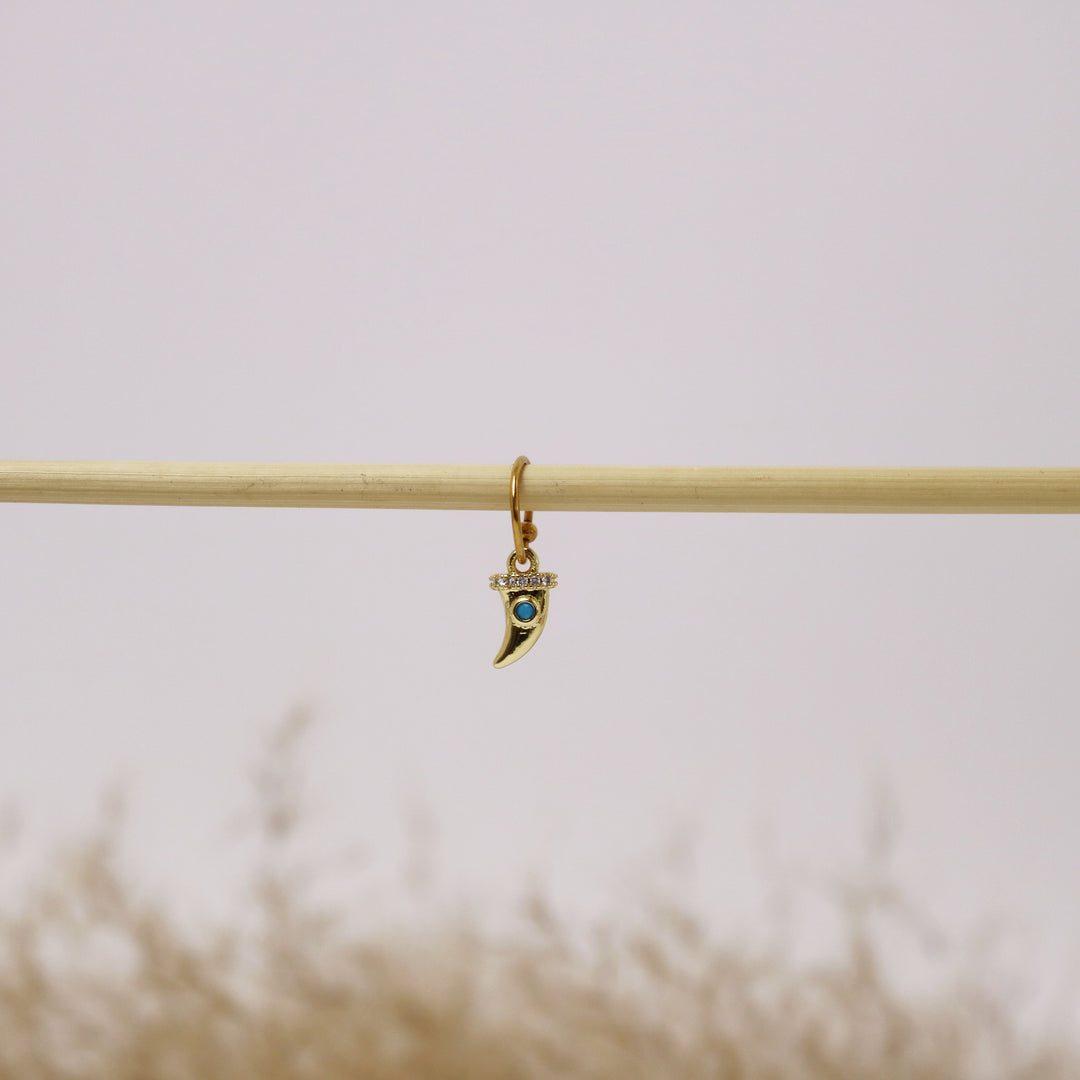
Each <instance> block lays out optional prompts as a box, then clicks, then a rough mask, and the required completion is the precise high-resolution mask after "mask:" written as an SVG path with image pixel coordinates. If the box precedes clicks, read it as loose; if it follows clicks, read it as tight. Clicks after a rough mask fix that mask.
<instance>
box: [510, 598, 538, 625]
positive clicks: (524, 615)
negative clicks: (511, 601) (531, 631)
mask: <svg viewBox="0 0 1080 1080" xmlns="http://www.w3.org/2000/svg"><path fill="white" fill-rule="evenodd" d="M514 615H515V616H516V617H517V618H518V619H520V620H521V621H522V622H528V621H529V620H530V619H535V618H536V605H535V604H533V603H531V602H530V601H528V600H522V601H521V602H520V603H517V604H515V605H514Z"/></svg>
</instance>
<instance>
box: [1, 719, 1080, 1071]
mask: <svg viewBox="0 0 1080 1080" xmlns="http://www.w3.org/2000/svg"><path fill="white" fill-rule="evenodd" d="M302 727H303V720H302V718H294V719H293V720H292V721H291V722H290V723H289V724H287V725H286V726H285V727H284V728H283V729H282V731H281V732H280V733H279V735H278V736H277V737H276V739H275V742H274V745H273V746H272V749H271V753H270V754H269V755H268V757H267V760H266V761H265V762H264V763H263V765H261V766H260V768H259V770H258V772H257V774H256V789H257V792H258V795H259V800H260V808H261V825H262V829H263V833H264V835H265V837H266V839H267V841H268V845H269V850H270V852H271V857H270V858H269V859H268V861H267V862H266V864H265V866H264V868H263V869H262V870H261V871H260V872H259V874H258V880H257V882H256V885H257V889H256V894H257V897H258V901H257V903H258V920H257V923H256V924H255V926H254V929H253V928H250V927H249V928H246V929H241V928H238V927H233V928H230V927H221V928H218V929H216V930H214V931H212V932H203V933H201V934H193V933H191V932H190V931H184V930H182V929H181V926H180V924H179V922H178V921H177V919H176V918H175V917H174V916H173V915H172V914H171V913H170V910H169V909H168V908H167V906H165V905H163V904H161V903H158V902H154V901H150V900H147V899H146V898H144V897H143V896H141V895H140V890H139V888H138V885H137V883H136V882H134V881H132V880H131V879H130V878H129V877H128V876H126V875H125V874H124V873H123V872H122V870H121V869H120V865H119V859H118V852H117V842H118V836H119V833H120V831H121V815H120V814H119V813H113V814H112V815H110V816H109V817H108V818H107V819H106V820H105V821H104V822H103V825H102V827H101V829H100V831H99V833H98V835H96V836H95V837H94V838H93V839H91V840H90V841H88V842H86V843H84V844H82V845H81V846H79V847H78V848H76V849H74V850H72V851H69V852H67V853H66V854H62V855H58V856H57V857H56V858H55V859H54V860H53V861H52V863H51V864H50V866H49V869H48V871H47V873H45V874H44V876H43V877H42V878H41V879H40V880H39V881H38V882H37V883H36V885H35V886H33V887H32V888H30V889H29V890H28V891H27V892H26V894H25V895H24V896H22V897H21V898H20V899H19V902H18V903H17V905H16V906H15V907H14V908H13V909H10V910H8V911H7V912H6V913H5V914H4V915H3V917H2V921H0V1078H3V1080H6V1078H13V1080H14V1078H18V1080H38V1078H50V1080H82V1078H86V1080H90V1078H95V1080H99V1078H108V1080H159V1078H160V1080H189V1078H196V1077H198V1078H200V1080H202V1078H210V1077H213V1078H219V1080H234V1078H235V1080H239V1078H245V1080H247V1078H251V1077H260V1078H263V1080H300V1078H319V1080H333V1078H338V1077H363V1078H371V1080H405V1078H410V1080H417V1078H432V1080H451V1078H460V1080H464V1078H469V1080H503V1078H510V1077H515V1078H517V1077H521V1078H534V1077H535V1078H540V1077H544V1078H547V1077H551V1078H554V1077H560V1078H581V1080H607V1078H616V1077H618V1078H619V1080H630V1078H634V1077H642V1078H644V1077H648V1078H653V1080H666V1078H669V1077H671V1078H674V1077H678V1078H680V1080H697V1078H701V1080H705V1078H712V1080H839V1078H844V1080H861V1078H875V1080H975V1078H980V1080H982V1078H988V1080H989V1078H994V1080H996V1078H1001V1080H1076V1078H1078V1077H1080V1057H1078V1056H1077V1053H1076V1051H1075V1049H1074V1048H1071V1047H1069V1046H1066V1045H1064V1044H1063V1045H1057V1046H1054V1045H1045V1044H1043V1045H1033V1044H1032V1043H1031V1041H1030V1040H1028V1039H1025V1038H1024V1037H1022V1036H1021V1035H1020V1033H1019V1031H1018V1027H1017V1025H1016V1023H1015V1022H1014V1020H1013V1019H1012V1018H1011V1017H1010V1015H1009V1011H1008V1008H1007V1006H1006V1005H1004V1004H1003V1003H1002V1002H1000V1001H999V1000H997V999H996V998H995V996H994V995H993V994H991V993H990V992H989V991H988V990H987V989H986V988H985V987H980V986H978V985H974V984H971V983H968V984H966V985H965V984H958V985H955V986H953V987H951V988H950V989H949V990H948V991H947V992H946V991H944V990H943V991H941V992H939V993H938V994H937V995H936V996H935V997H934V998H933V999H925V1000H916V999H912V998H910V997H905V996H904V995H902V994H900V993H899V992H897V991H896V990H895V989H893V988H892V987H891V986H890V983H889V980H888V979H887V978H886V975H885V973H884V971H883V967H884V964H883V960H882V955H881V950H880V948H879V946H878V945H877V943H876V942H875V939H874V934H873V933H872V931H871V929H870V928H871V927H872V926H873V925H874V923H873V920H872V919H871V917H870V916H871V915H873V914H875V913H876V914H880V913H881V912H883V911H884V912H889V911H894V910H895V911H896V912H898V913H899V914H900V915H901V916H902V917H903V916H905V914H906V909H905V907H904V905H903V903H902V901H901V899H900V898H899V897H898V895H897V894H896V892H895V890H893V889H892V888H891V886H889V885H888V883H887V882H884V881H883V880H881V879H880V878H879V877H877V876H875V875H871V878H872V879H873V880H870V879H868V883H867V884H866V885H865V887H858V888H852V889H851V890H849V891H848V892H847V893H846V894H845V899H844V900H843V901H842V903H843V905H844V911H845V915H846V917H847V925H848V927H849V933H848V942H847V948H846V950H845V951H844V954H843V955H841V956H839V957H838V958H837V959H836V960H835V962H832V963H829V964H822V965H817V966H815V967H812V968H810V967H806V966H797V965H794V964H792V963H790V962H788V961H785V960H784V959H783V958H782V957H781V956H780V955H778V954H777V952H776V951H774V950H761V949H758V950H755V949H752V948H750V947H749V946H745V945H739V944H726V945H721V944H717V943H715V941H714V936H713V933H712V930H711V928H708V927H706V926H704V925H702V924H701V922H700V921H699V920H697V919H695V918H693V917H691V916H690V915H689V914H687V913H686V912H685V911H682V910H680V909H679V908H678V907H677V906H672V905H665V904H655V905H653V906H652V908H651V909H650V912H649V915H648V917H647V918H645V919H644V920H643V921H640V922H639V923H637V924H635V925H634V926H633V927H631V928H627V927H626V926H623V925H621V924H616V923H615V922H614V921H613V922H612V923H611V924H610V925H608V926H604V927H600V928H598V929H597V930H596V932H595V934H594V936H593V938H592V941H591V943H590V944H589V945H588V947H582V945H581V944H580V943H577V944H574V943H572V939H573V938H574V935H571V934H569V933H568V932H567V929H566V927H564V926H563V925H562V923H561V922H560V919H559V917H558V915H557V914H556V912H554V911H553V910H552V909H551V908H550V906H549V905H548V904H547V903H546V902H545V901H544V899H543V898H542V897H541V896H540V895H532V896H531V897H529V898H528V900H527V901H526V903H525V904H524V909H523V916H524V918H523V920H522V922H521V924H520V930H519V932H518V933H517V934H516V935H510V936H509V937H507V936H506V935H502V936H499V935H495V934H493V933H489V932H485V931H484V929H483V928H482V927H478V926H475V925H469V924H466V923H461V922H451V923H446V924H444V925H442V927H441V928H439V927H436V928H434V929H432V928H430V927H428V928H425V929H423V930H417V931H415V932H411V933H410V932H404V931H399V932H395V933H388V932H387V931H385V930H384V931H381V932H370V933H366V934H365V933H363V932H360V931H357V930H356V929H355V928H353V929H351V930H350V929H347V928H346V924H345V920H343V919H338V918H335V917H332V916H330V915H326V914H324V913H319V912H316V911H315V910H313V909H312V907H311V906H310V905H309V904H307V903H306V902H305V901H304V899H303V898H302V896H301V893H302V891H303V890H302V889H300V888H299V887H298V885H297V881H296V878H295V876H294V875H293V874H292V873H291V871H290V868H289V865H288V860H287V858H286V857H285V856H284V855H280V857H278V856H274V854H273V853H274V852H278V853H281V852H282V851H283V850H284V848H285V846H286V842H287V841H288V839H289V837H290V836H291V835H292V833H293V832H294V830H295V828H296V826H297V822H298V821H299V819H300V808H299V800H298V788H297V783H296V778H295V772H294V771H293V770H292V769H291V767H290V764H289V763H290V760H291V758H292V756H293V753H294V749H295V745H294V744H295V742H296V738H297V736H298V734H299V732H300V731H301V730H302Z"/></svg>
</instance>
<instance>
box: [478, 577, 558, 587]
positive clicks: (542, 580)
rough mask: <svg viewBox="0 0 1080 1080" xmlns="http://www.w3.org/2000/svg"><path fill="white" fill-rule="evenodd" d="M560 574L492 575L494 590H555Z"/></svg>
mask: <svg viewBox="0 0 1080 1080" xmlns="http://www.w3.org/2000/svg"><path fill="white" fill-rule="evenodd" d="M558 576H559V575H558V574H492V575H491V587H492V588H493V589H554V588H555V586H556V585H558V584H559V583H558V581H557V580H556V578H558Z"/></svg>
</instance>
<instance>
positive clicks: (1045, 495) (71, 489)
mask: <svg viewBox="0 0 1080 1080" xmlns="http://www.w3.org/2000/svg"><path fill="white" fill-rule="evenodd" d="M509 476H510V465H509V463H507V464H505V465H265V464H246V463H241V464H229V463H219V462H213V463H203V462H194V463H184V462H142V461H128V462H123V461H117V462H113V461H4V462H0V502H40V503H112V504H127V505H147V506H321V507H378V508H384V509H418V510H507V509H508V506H509V494H508V492H509ZM521 506H522V508H523V509H530V510H582V511H601V510H603V511H610V510H616V511H635V510H637V511H682V512H693V511H727V512H745V513H831V514H836V513H864V514H865V513H871V514H1075V513H1080V469H1072V468H1027V469H995V468H911V469H907V468H796V469H772V468H760V469H759V468H722V467H689V468H667V467H655V466H650V467H646V466H641V467H638V466H612V465H530V466H528V468H526V469H525V472H524V476H523V478H522V483H521Z"/></svg>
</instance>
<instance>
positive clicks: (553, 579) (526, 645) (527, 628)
mask: <svg viewBox="0 0 1080 1080" xmlns="http://www.w3.org/2000/svg"><path fill="white" fill-rule="evenodd" d="M528 464H529V459H528V458H527V457H525V456H524V455H522V456H521V457H519V458H518V459H517V461H515V462H514V464H513V466H512V467H511V469H510V522H511V526H512V529H513V533H514V550H513V551H511V552H510V554H509V556H508V557H507V559H506V573H505V574H492V575H491V588H493V589H495V590H496V591H497V592H498V593H499V595H500V596H501V597H502V602H503V607H504V608H505V609H506V634H505V636H504V637H503V643H502V645H501V646H500V648H499V651H498V653H497V654H496V656H495V661H494V663H495V666H496V667H497V668H502V667H508V666H509V665H510V664H512V663H514V661H515V660H520V659H521V658H522V657H523V656H524V655H525V654H526V653H527V652H528V651H529V650H530V649H531V648H532V647H533V646H534V645H535V644H536V642H537V640H538V639H539V637H540V635H541V634H542V633H543V632H544V626H545V625H546V623H547V611H548V593H549V592H550V591H551V590H552V589H554V588H555V586H556V585H558V584H559V582H558V576H559V575H558V574H552V573H546V574H542V573H540V559H539V558H538V557H537V554H536V551H535V550H534V549H533V548H531V547H530V546H529V545H530V544H531V543H532V542H533V541H534V540H535V539H536V534H537V529H536V526H535V525H534V524H533V519H532V517H533V515H532V511H531V510H526V511H525V514H524V518H523V517H522V514H521V510H520V508H519V506H518V489H519V488H520V486H521V474H522V473H523V472H524V471H525V466H526V465H528ZM522 564H527V565H526V567H525V570H524V571H523V570H521V569H520V567H521V565H522Z"/></svg>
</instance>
